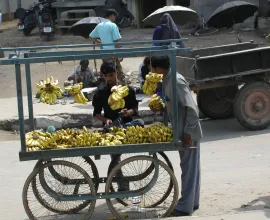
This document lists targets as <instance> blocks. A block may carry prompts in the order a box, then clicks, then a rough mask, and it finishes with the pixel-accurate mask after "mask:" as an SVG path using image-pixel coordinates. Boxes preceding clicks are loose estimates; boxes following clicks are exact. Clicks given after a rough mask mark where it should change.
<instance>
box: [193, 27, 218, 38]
mask: <svg viewBox="0 0 270 220" xmlns="http://www.w3.org/2000/svg"><path fill="white" fill-rule="evenodd" d="M218 31H219V30H218V29H216V28H204V29H201V30H198V31H196V32H195V36H205V35H210V34H214V33H217V32H218Z"/></svg>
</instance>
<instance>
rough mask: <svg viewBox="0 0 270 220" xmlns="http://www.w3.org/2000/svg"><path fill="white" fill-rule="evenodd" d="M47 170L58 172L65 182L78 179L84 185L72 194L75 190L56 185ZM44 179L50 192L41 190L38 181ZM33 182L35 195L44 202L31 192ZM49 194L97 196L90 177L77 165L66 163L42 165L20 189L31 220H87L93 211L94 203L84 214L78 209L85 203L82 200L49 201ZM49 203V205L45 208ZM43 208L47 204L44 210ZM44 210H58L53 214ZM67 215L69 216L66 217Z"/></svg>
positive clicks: (92, 202)
mask: <svg viewBox="0 0 270 220" xmlns="http://www.w3.org/2000/svg"><path fill="white" fill-rule="evenodd" d="M49 168H53V169H54V170H57V172H59V173H61V175H62V176H64V177H67V178H68V179H73V180H74V179H78V180H82V181H83V184H80V186H79V187H78V188H77V191H75V190H74V187H73V186H72V185H70V183H69V182H66V183H65V184H61V183H59V181H58V180H56V179H55V178H54V177H53V176H52V175H51V173H50V170H49ZM41 176H44V177H45V178H46V184H47V186H48V187H49V188H45V189H44V188H43V187H42V184H41V183H40V177H41ZM34 181H36V184H35V186H37V188H38V192H39V193H40V194H41V195H42V198H46V199H44V200H42V202H40V201H39V200H38V199H37V198H36V196H35V193H34V191H33V182H34ZM48 191H50V192H49V193H53V194H56V195H63V196H75V195H78V194H89V195H93V196H95V195H96V190H95V186H94V183H93V182H92V180H91V178H90V177H89V175H88V174H87V173H86V172H85V171H84V170H83V169H82V168H80V167H79V166H78V165H76V164H73V163H70V162H68V161H53V162H49V163H47V164H44V165H41V166H39V167H38V168H36V169H35V170H33V172H32V173H31V174H30V176H29V177H28V178H27V180H26V182H25V185H24V188H23V194H22V198H23V205H24V208H25V211H26V214H27V215H28V217H29V219H31V220H39V219H47V218H48V219H49V218H50V219H81V220H88V219H89V218H90V217H91V215H92V213H93V211H94V208H95V204H96V200H91V201H90V202H89V205H88V206H87V207H85V209H84V210H83V212H79V213H78V210H77V209H79V211H80V210H81V208H80V206H81V205H82V204H83V203H84V202H85V201H82V200H79V201H78V200H75V201H58V200H56V199H54V198H52V197H51V196H50V195H49V193H48ZM48 203H49V204H48ZM44 204H46V205H45V206H44ZM47 207H54V208H55V209H57V210H61V211H59V212H58V213H55V212H54V211H53V210H50V209H47ZM67 214H68V215H67Z"/></svg>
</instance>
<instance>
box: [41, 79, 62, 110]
mask: <svg viewBox="0 0 270 220" xmlns="http://www.w3.org/2000/svg"><path fill="white" fill-rule="evenodd" d="M37 88H38V91H37V93H38V94H40V102H42V103H47V104H50V105H51V104H54V103H56V101H57V98H59V99H60V98H62V94H63V90H62V89H61V88H60V87H59V86H58V80H55V81H54V78H53V77H52V76H51V77H48V78H47V79H46V80H41V81H40V82H39V83H37Z"/></svg>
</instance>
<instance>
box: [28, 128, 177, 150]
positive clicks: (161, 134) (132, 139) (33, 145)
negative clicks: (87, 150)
mask: <svg viewBox="0 0 270 220" xmlns="http://www.w3.org/2000/svg"><path fill="white" fill-rule="evenodd" d="M172 135H173V133H172V130H171V129H170V128H168V127H166V126H165V125H163V124H157V125H152V126H149V127H145V128H142V127H139V126H136V127H135V126H131V127H128V128H126V129H122V128H111V129H110V133H106V134H103V133H100V132H89V131H88V130H87V128H86V127H83V129H82V130H71V129H66V130H64V129H62V130H59V131H56V132H54V133H48V132H46V133H43V132H41V131H32V132H29V133H27V134H26V146H27V150H28V151H38V150H48V149H68V148H73V147H92V146H115V145H122V144H142V143H159V142H171V141H172Z"/></svg>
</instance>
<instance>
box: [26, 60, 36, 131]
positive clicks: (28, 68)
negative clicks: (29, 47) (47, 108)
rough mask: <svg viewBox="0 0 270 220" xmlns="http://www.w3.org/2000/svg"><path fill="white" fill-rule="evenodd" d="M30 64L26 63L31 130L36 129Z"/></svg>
mask: <svg viewBox="0 0 270 220" xmlns="http://www.w3.org/2000/svg"><path fill="white" fill-rule="evenodd" d="M30 71H31V70H30V64H29V63H26V64H25V75H26V86H27V99H28V111H29V125H30V128H31V130H34V129H35V121H34V111H33V100H32V82H31V72H30Z"/></svg>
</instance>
